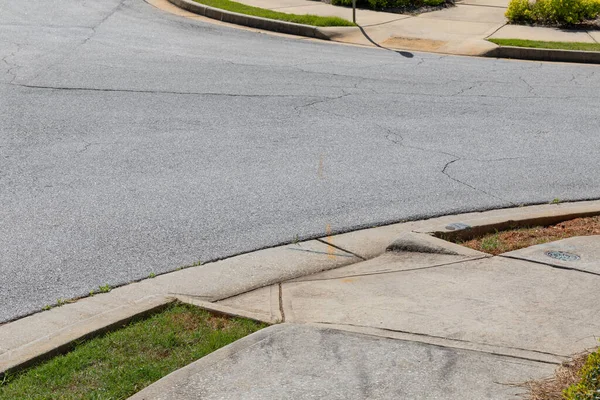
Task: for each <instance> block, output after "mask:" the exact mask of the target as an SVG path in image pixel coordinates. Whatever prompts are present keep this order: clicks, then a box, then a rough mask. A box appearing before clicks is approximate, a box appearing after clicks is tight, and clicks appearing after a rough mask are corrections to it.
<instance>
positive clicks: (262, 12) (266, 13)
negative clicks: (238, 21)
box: [194, 0, 354, 26]
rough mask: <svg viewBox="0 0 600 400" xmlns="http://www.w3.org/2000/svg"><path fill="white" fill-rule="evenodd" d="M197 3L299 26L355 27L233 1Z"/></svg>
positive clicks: (199, 0)
mask: <svg viewBox="0 0 600 400" xmlns="http://www.w3.org/2000/svg"><path fill="white" fill-rule="evenodd" d="M194 1H196V2H197V3H200V4H204V5H206V6H209V7H214V8H220V9H222V10H227V11H232V12H236V13H239V14H246V15H253V16H255V17H262V18H268V19H276V20H279V21H288V22H295V23H297V24H305V25H312V26H354V24H353V23H352V22H350V21H348V20H345V19H343V18H339V17H321V16H318V15H310V14H304V15H298V14H286V13H282V12H278V11H271V10H267V9H264V8H259V7H252V6H248V5H246V4H242V3H237V2H235V1H231V0H194Z"/></svg>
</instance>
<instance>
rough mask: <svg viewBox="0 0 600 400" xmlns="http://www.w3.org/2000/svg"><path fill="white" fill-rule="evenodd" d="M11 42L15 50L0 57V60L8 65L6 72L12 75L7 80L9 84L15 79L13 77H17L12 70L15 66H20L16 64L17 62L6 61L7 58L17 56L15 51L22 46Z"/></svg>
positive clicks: (19, 49)
mask: <svg viewBox="0 0 600 400" xmlns="http://www.w3.org/2000/svg"><path fill="white" fill-rule="evenodd" d="M12 44H13V45H14V46H15V47H16V50H14V51H12V52H11V53H9V54H7V55H5V56H4V57H2V59H1V61H2V62H4V64H6V66H7V67H8V69H7V70H6V74H7V75H9V76H11V77H12V78H10V80H9V81H8V83H9V84H11V83H13V82H14V81H15V79H17V74H16V72H13V71H14V70H16V69H17V68H21V66H20V65H18V64H17V63H15V62H14V61H11V62H9V61H8V59H9V58H11V59H14V58H15V57H16V56H17V53H18V52H19V51H21V48H22V46H21V45H20V44H18V43H12Z"/></svg>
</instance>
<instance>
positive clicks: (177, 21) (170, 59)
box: [0, 0, 600, 321]
mask: <svg viewBox="0 0 600 400" xmlns="http://www.w3.org/2000/svg"><path fill="white" fill-rule="evenodd" d="M0 15H1V18H0V60H1V62H0V112H1V115H2V119H1V122H0V272H1V277H2V279H1V280H0V305H1V306H0V321H7V320H10V319H13V318H16V317H19V316H23V315H26V314H28V313H31V312H34V311H36V310H39V309H41V308H42V307H43V306H44V305H46V304H51V303H55V302H56V301H57V299H59V298H70V297H75V296H80V295H85V294H87V293H89V291H90V290H92V289H94V288H97V287H98V286H100V285H105V284H110V285H118V284H123V283H126V282H131V281H132V280H137V279H141V278H144V277H147V276H148V275H149V274H150V273H151V272H154V273H163V272H167V271H171V270H174V269H176V268H178V267H181V266H187V265H190V264H193V263H195V262H198V261H203V262H206V261H209V260H214V259H218V258H223V257H227V256H231V255H235V254H238V253H241V252H247V251H251V250H256V249H259V248H263V247H267V246H273V245H276V244H280V243H283V242H289V241H292V240H293V239H294V238H295V237H296V236H298V237H300V238H309V237H315V236H320V235H324V234H325V231H326V229H327V227H328V226H330V227H331V229H332V230H333V231H334V232H341V231H348V230H352V229H356V228H361V227H368V226H374V225H380V224H386V223H391V222H396V221H400V220H404V219H413V218H423V217H431V216H437V215H441V214H447V213H457V212H464V211H472V210H482V209H490V208H496V207H507V206H515V205H520V204H528V203H543V202H548V201H550V200H552V199H554V198H560V199H561V200H578V199H590V198H598V197H600V163H599V162H598V154H600V151H599V150H600V141H599V139H598V135H599V133H600V131H599V128H598V118H597V115H598V109H599V106H600V91H599V89H600V77H599V75H598V74H597V73H596V72H597V71H598V67H597V66H585V65H567V64H543V63H532V62H516V61H507V60H492V59H476V58H468V57H450V56H440V55H435V54H420V53H415V54H412V55H410V53H409V54H407V53H404V55H401V54H399V53H396V52H392V51H385V50H381V49H374V48H373V49H370V48H359V47H352V46H342V45H336V44H331V43H325V42H318V41H311V40H298V39H293V38H285V37H279V36H272V35H266V34H261V33H255V32H251V31H247V30H237V29H233V28H228V27H224V26H217V25H213V24H209V23H204V22H199V21H193V20H188V19H184V18H182V17H177V16H174V15H170V14H167V13H164V12H163V11H160V10H158V9H156V8H154V7H152V6H151V5H149V4H147V3H145V2H143V1H142V0H124V1H117V0H104V1H91V0H89V1H88V0H44V1H42V0H32V1H28V2H22V1H17V0H5V1H2V2H1V3H0Z"/></svg>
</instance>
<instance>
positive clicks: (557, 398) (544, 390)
mask: <svg viewBox="0 0 600 400" xmlns="http://www.w3.org/2000/svg"><path fill="white" fill-rule="evenodd" d="M588 355H589V353H583V354H579V355H577V356H575V357H574V358H573V360H571V361H569V362H565V363H562V364H561V365H560V366H559V367H558V368H556V371H555V372H554V376H553V377H551V378H547V379H540V380H536V381H529V382H525V383H524V384H523V385H522V386H523V387H524V388H525V389H527V395H526V396H525V399H527V400H564V399H565V396H564V395H563V392H564V390H565V389H567V388H568V387H569V386H571V385H574V384H576V383H577V382H579V380H580V379H581V376H580V371H581V368H582V367H583V365H584V364H585V362H586V360H587V357H588Z"/></svg>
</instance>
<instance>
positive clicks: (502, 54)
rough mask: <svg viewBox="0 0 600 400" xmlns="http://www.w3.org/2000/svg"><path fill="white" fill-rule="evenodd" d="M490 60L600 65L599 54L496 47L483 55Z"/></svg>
mask: <svg viewBox="0 0 600 400" xmlns="http://www.w3.org/2000/svg"><path fill="white" fill-rule="evenodd" d="M483 56H484V57H491V58H511V59H517V60H530V61H552V62H570V63H582V64H600V52H593V51H578V50H553V49H534V48H529V47H512V46H498V47H497V48H495V49H492V50H490V51H488V52H487V53H485V54H483Z"/></svg>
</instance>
